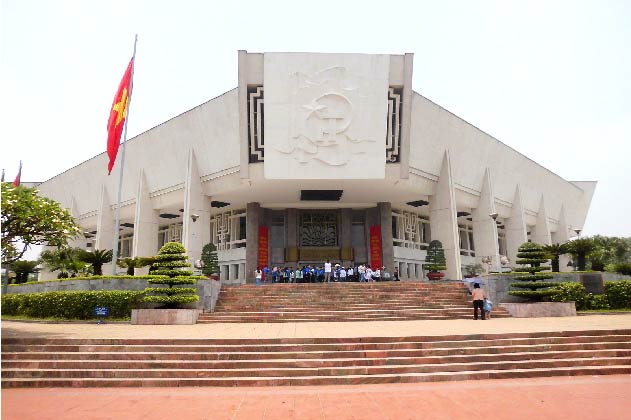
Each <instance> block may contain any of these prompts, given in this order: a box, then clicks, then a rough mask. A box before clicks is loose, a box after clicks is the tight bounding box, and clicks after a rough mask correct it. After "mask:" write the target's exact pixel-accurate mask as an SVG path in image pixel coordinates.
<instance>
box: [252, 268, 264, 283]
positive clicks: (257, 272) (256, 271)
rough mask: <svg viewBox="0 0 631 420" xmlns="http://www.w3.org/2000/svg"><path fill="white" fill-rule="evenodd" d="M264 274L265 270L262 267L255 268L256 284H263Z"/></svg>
mask: <svg viewBox="0 0 631 420" xmlns="http://www.w3.org/2000/svg"><path fill="white" fill-rule="evenodd" d="M262 276H263V272H262V271H261V269H260V268H257V269H256V270H254V277H255V278H256V285H257V286H260V285H261V277H262Z"/></svg>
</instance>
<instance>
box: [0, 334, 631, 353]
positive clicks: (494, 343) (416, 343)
mask: <svg viewBox="0 0 631 420" xmlns="http://www.w3.org/2000/svg"><path fill="white" fill-rule="evenodd" d="M597 342H603V343H616V342H618V343H629V342H631V335H624V334H608V335H595V336H589V335H588V336H577V337H573V336H570V337H564V336H552V337H524V338H510V337H509V338H497V339H474V340H439V341H425V340H422V339H421V340H409V341H392V342H380V341H372V340H366V341H361V342H352V341H349V342H345V340H343V339H342V340H341V341H339V342H336V341H332V342H325V343H258V342H253V343H247V342H245V343H238V344H218V343H212V342H211V343H200V344H193V343H190V344H180V343H178V341H177V340H174V341H170V342H169V341H166V342H162V343H160V344H156V343H146V344H142V343H138V344H131V343H121V344H117V343H102V344H97V343H90V344H83V343H82V342H81V341H78V342H77V341H68V342H64V340H57V341H55V342H51V343H47V342H44V343H24V344H23V343H21V342H19V341H18V342H13V343H11V342H9V343H6V344H2V352H3V353H11V352H15V353H20V352H23V353H33V352H126V353H129V352H175V351H181V352H187V353H190V352H196V351H198V352H229V351H231V352H247V351H250V352H256V353H261V352H266V351H271V352H278V351H285V352H305V351H348V350H361V351H363V350H398V349H427V350H430V349H445V348H467V347H480V348H490V347H501V346H506V347H508V346H516V345H519V346H527V345H529V346H544V345H551V344H582V343H587V344H596V343H597Z"/></svg>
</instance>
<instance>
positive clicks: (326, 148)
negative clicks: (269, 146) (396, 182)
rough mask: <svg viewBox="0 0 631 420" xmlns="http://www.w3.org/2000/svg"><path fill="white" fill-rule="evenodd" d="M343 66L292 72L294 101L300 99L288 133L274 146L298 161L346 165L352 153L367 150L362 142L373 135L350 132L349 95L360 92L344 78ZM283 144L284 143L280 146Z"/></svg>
mask: <svg viewBox="0 0 631 420" xmlns="http://www.w3.org/2000/svg"><path fill="white" fill-rule="evenodd" d="M347 73H348V71H347V69H346V68H345V67H342V66H335V67H330V68H327V69H324V70H321V71H318V72H316V73H315V74H313V75H306V74H304V73H301V72H296V73H294V74H293V75H292V78H293V79H294V80H293V81H294V90H293V92H292V95H293V98H294V103H302V104H303V105H301V106H300V108H298V109H297V110H295V111H296V112H295V113H294V115H293V119H292V121H291V123H292V126H291V131H290V134H291V136H290V137H289V139H287V143H286V144H285V145H283V144H282V143H281V144H280V145H279V146H278V147H277V150H278V151H279V152H281V153H284V154H287V155H291V156H292V157H293V158H294V159H296V160H297V161H298V162H300V163H301V164H306V163H308V162H309V161H311V160H312V159H316V160H319V161H320V162H322V163H325V164H327V165H331V166H342V165H346V164H347V163H348V162H349V160H350V159H351V158H352V157H353V156H354V155H360V154H364V153H366V152H367V150H368V148H367V147H366V144H365V143H369V142H375V139H361V138H355V137H353V136H352V134H351V133H352V128H351V125H352V124H353V120H354V117H355V115H354V114H355V107H354V106H353V101H352V100H351V98H353V99H356V98H357V97H359V96H360V95H361V92H360V89H359V87H357V86H356V85H353V84H352V83H350V82H349V81H348V77H347ZM283 146H284V147H283Z"/></svg>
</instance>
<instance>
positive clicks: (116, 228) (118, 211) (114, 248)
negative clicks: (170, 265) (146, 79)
mask: <svg viewBox="0 0 631 420" xmlns="http://www.w3.org/2000/svg"><path fill="white" fill-rule="evenodd" d="M137 43H138V34H136V36H135V38H134V55H133V56H132V65H131V79H130V81H129V96H128V99H127V113H126V115H125V127H124V128H123V152H122V154H121V169H120V176H119V178H118V200H117V202H116V223H115V224H114V244H113V245H112V275H113V276H115V275H116V262H117V261H118V238H119V236H120V233H119V226H120V222H121V195H122V191H123V168H124V167H125V143H126V142H127V123H128V122H129V110H130V108H131V98H132V96H133V93H134V70H135V69H136V44H137Z"/></svg>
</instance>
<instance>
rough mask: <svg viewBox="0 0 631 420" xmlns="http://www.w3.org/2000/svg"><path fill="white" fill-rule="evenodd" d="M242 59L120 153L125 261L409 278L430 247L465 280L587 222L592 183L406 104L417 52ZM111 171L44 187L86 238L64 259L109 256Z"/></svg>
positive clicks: (67, 176) (83, 173)
mask: <svg viewBox="0 0 631 420" xmlns="http://www.w3.org/2000/svg"><path fill="white" fill-rule="evenodd" d="M238 60H239V70H238V71H239V74H238V87H237V88H235V89H233V90H230V91H228V92H226V93H224V94H223V95H221V96H219V97H217V98H214V99H211V100H210V101H208V102H206V103H204V104H201V105H199V106H197V107H195V108H193V109H191V110H189V111H187V112H185V113H183V114H181V115H179V116H177V117H174V118H172V119H170V120H168V121H165V122H164V123H162V124H160V125H159V126H157V127H154V128H152V129H150V130H148V131H146V132H144V133H142V134H140V135H138V136H136V137H134V138H132V139H130V140H129V141H127V143H126V157H125V167H124V170H123V174H124V175H123V179H124V182H123V185H122V191H121V193H122V201H121V208H120V214H121V224H120V241H119V249H120V254H121V257H135V256H152V255H155V254H156V253H157V251H158V249H159V248H160V247H161V246H162V245H163V244H164V243H166V242H169V241H178V242H182V243H183V244H184V246H185V247H186V249H187V250H188V252H189V257H190V259H191V261H195V260H197V259H199V258H200V255H201V250H202V247H203V246H204V245H205V244H207V243H209V242H212V243H214V244H215V245H216V246H217V249H218V258H219V264H220V270H221V280H222V282H225V283H230V284H238V283H245V282H246V281H247V282H252V281H253V279H254V276H253V273H254V270H255V269H256V267H257V266H263V265H268V266H270V267H271V266H288V267H297V266H298V265H303V264H314V263H315V264H322V263H323V261H325V260H330V261H332V262H339V263H340V264H342V265H350V264H358V263H368V264H371V265H373V266H376V265H379V266H385V267H386V269H387V270H388V271H392V269H393V268H394V267H398V268H399V271H400V273H401V277H402V279H404V280H405V279H420V278H422V277H423V276H424V274H425V271H426V270H425V268H424V260H425V256H426V249H427V246H428V243H429V242H430V240H432V239H438V240H440V241H441V242H442V244H443V247H444V249H445V256H446V259H447V270H446V274H447V277H448V278H452V279H459V278H462V268H463V267H464V266H466V265H469V264H475V263H480V262H481V261H490V264H489V265H490V266H491V267H498V266H501V263H500V261H501V260H504V263H505V264H506V258H501V257H502V256H505V257H507V258H508V265H511V264H513V262H514V261H515V260H516V253H517V249H518V247H519V246H520V245H521V244H522V243H524V242H526V241H529V240H530V241H533V242H537V243H541V244H550V243H556V242H563V241H566V240H568V239H569V238H570V237H571V236H574V235H575V234H576V232H577V231H578V230H579V229H581V228H582V226H583V224H584V221H585V218H586V215H587V211H588V209H589V205H590V202H591V199H592V195H593V193H594V189H595V187H596V182H591V181H590V182H587V181H580V182H579V181H566V180H564V179H563V178H561V177H560V176H558V175H556V174H554V173H553V172H551V171H549V170H547V169H546V168H544V167H542V166H541V165H539V164H537V163H536V162H534V161H532V160H531V159H529V158H527V157H526V156H524V155H522V154H520V153H518V152H517V151H515V150H514V149H512V148H510V147H509V146H507V145H505V144H503V143H501V142H500V141H498V140H497V139H495V138H493V137H491V136H489V135H488V134H486V133H484V132H483V131H481V130H480V129H478V128H476V127H474V126H472V125H471V124H469V123H467V122H466V121H464V120H462V119H461V118H459V117H457V116H456V115H454V114H452V113H450V112H449V111H447V110H445V109H444V108H441V107H440V106H439V105H437V104H435V103H433V102H432V101H430V100H429V99H427V98H425V97H423V96H422V95H421V94H419V93H417V92H414V91H413V90H412V71H413V54H404V55H384V54H380V55H370V54H326V53H248V52H246V51H239V54H238ZM120 160H121V159H117V162H116V165H115V167H114V169H113V171H112V176H108V175H107V170H106V167H107V161H108V158H107V155H106V153H102V154H100V155H98V156H96V157H94V158H92V159H90V160H88V161H86V162H84V163H82V164H80V165H78V166H76V167H74V168H72V169H69V170H67V171H65V172H63V173H61V174H59V175H57V176H55V177H53V178H51V179H49V180H47V181H45V182H43V183H42V184H40V185H39V189H40V191H41V194H42V195H44V196H47V197H50V198H53V199H55V200H57V201H59V202H60V203H61V204H62V205H63V206H64V207H66V208H68V209H70V211H71V213H72V215H73V216H74V218H75V219H76V220H77V222H78V223H79V224H80V225H81V227H82V230H83V231H84V232H85V234H84V236H82V237H80V238H78V239H77V240H75V241H74V242H73V244H72V245H73V246H80V247H84V248H87V249H111V248H112V243H113V240H114V229H115V227H114V225H115V212H116V207H117V204H116V203H117V201H116V197H117V194H118V175H117V174H118V172H119V170H120V167H119V165H120V164H121V163H120ZM485 257H486V258H485ZM561 265H562V267H563V268H565V264H561ZM104 270H107V268H105V269H104ZM121 271H122V270H121ZM104 272H107V271H104ZM51 276H52V277H54V273H53V274H51V273H46V272H43V273H42V276H41V278H42V279H46V278H50V277H51Z"/></svg>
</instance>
